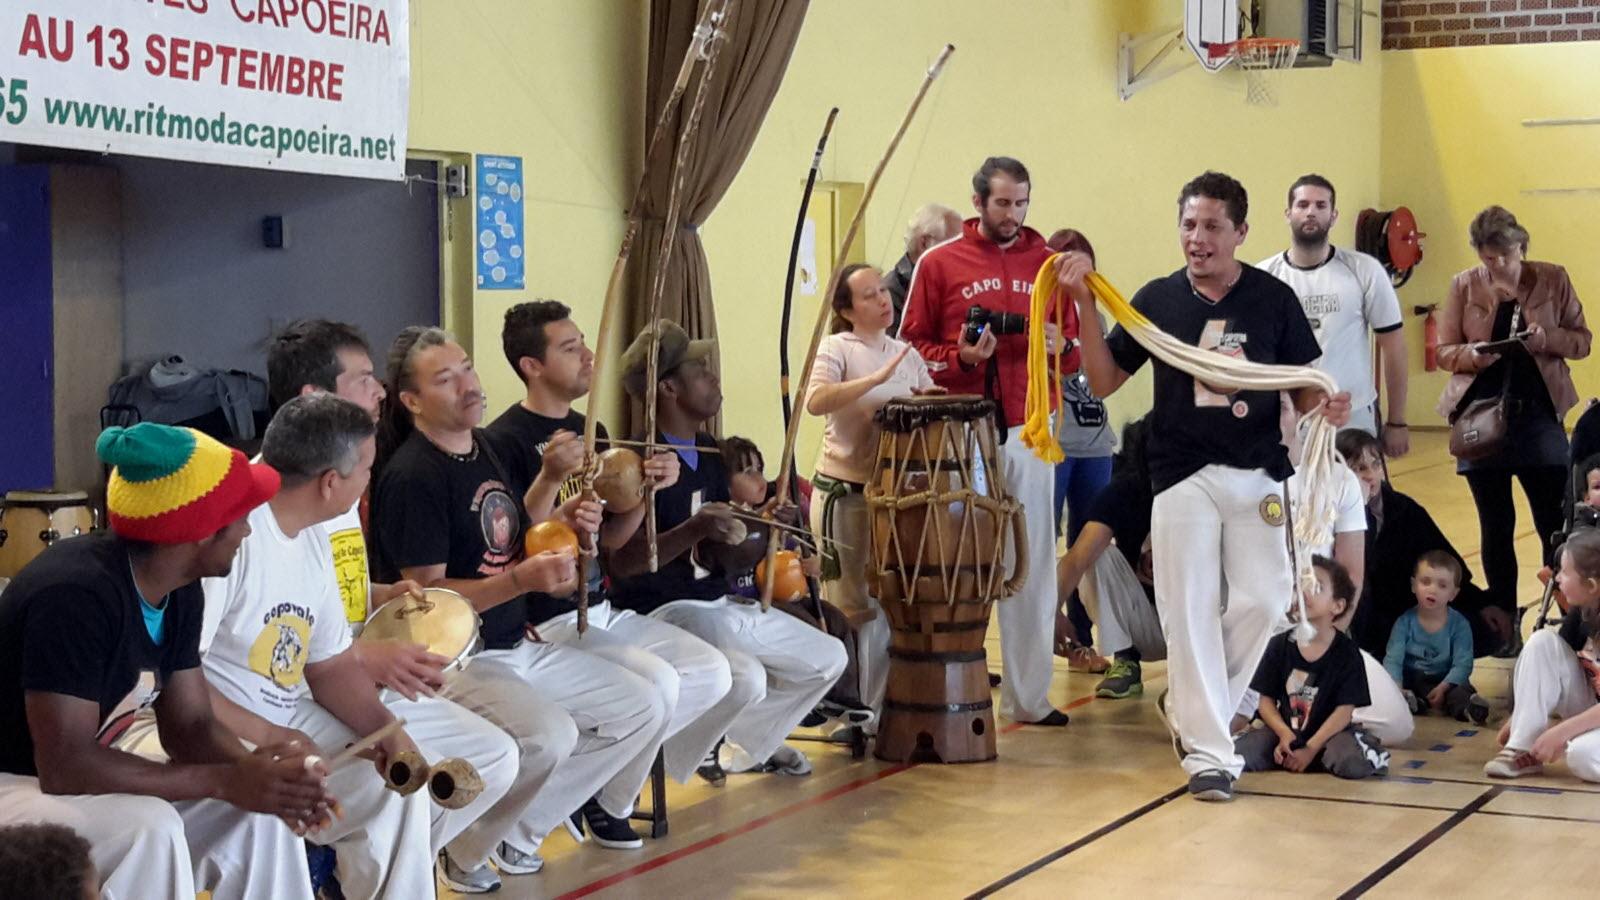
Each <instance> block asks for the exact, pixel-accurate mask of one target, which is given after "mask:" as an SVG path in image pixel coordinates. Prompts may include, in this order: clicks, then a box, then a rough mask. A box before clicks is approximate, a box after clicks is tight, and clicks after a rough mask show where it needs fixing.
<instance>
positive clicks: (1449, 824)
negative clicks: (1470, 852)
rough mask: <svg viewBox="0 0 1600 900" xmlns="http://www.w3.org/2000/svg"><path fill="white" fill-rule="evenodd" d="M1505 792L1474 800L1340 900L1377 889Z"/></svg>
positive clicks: (1498, 790)
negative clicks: (1380, 883) (1384, 881)
mask: <svg viewBox="0 0 1600 900" xmlns="http://www.w3.org/2000/svg"><path fill="white" fill-rule="evenodd" d="M1504 790H1505V786H1504V785H1498V784H1497V785H1494V786H1493V787H1490V788H1489V789H1488V790H1486V791H1484V792H1483V793H1481V794H1479V795H1478V796H1477V797H1475V798H1473V800H1472V802H1471V803H1468V804H1467V805H1466V806H1463V807H1461V808H1460V809H1458V810H1456V812H1455V813H1454V814H1453V815H1451V816H1450V818H1448V819H1445V820H1444V821H1443V822H1440V823H1439V824H1438V825H1435V826H1433V828H1432V829H1430V830H1429V831H1428V833H1427V834H1424V835H1423V836H1422V837H1419V838H1417V839H1416V840H1414V841H1412V842H1411V844H1410V845H1409V846H1407V847H1406V848H1405V849H1404V850H1401V851H1400V852H1399V853H1396V854H1395V855H1394V856H1393V857H1392V858H1390V860H1389V861H1388V862H1386V863H1384V864H1383V865H1381V866H1379V867H1378V868H1376V869H1374V870H1373V871H1372V874H1370V875H1368V876H1367V877H1365V878H1363V879H1361V880H1360V881H1358V882H1356V884H1355V886H1354V887H1352V888H1350V889H1349V890H1348V891H1345V892H1344V893H1342V894H1340V895H1339V900H1352V898H1355V897H1360V896H1361V895H1363V894H1365V893H1366V892H1367V891H1370V890H1372V889H1373V887H1375V886H1376V885H1377V884H1378V882H1380V881H1382V880H1384V879H1385V878H1388V877H1389V876H1390V875H1392V874H1394V871H1395V870H1396V869H1398V868H1400V867H1401V866H1403V865H1405V864H1406V863H1408V862H1410V861H1411V860H1412V859H1414V858H1415V857H1416V855H1417V854H1419V853H1421V852H1422V851H1424V850H1426V849H1428V848H1429V847H1431V846H1432V845H1433V844H1434V842H1435V841H1437V840H1439V839H1440V838H1442V837H1444V836H1445V835H1446V834H1449V833H1450V831H1451V829H1453V828H1455V827H1456V826H1457V825H1460V824H1461V823H1462V822H1465V821H1466V820H1467V819H1469V818H1471V817H1472V814H1473V813H1475V812H1477V811H1478V810H1480V809H1482V808H1483V807H1484V805H1485V804H1487V803H1488V802H1489V801H1490V800H1493V799H1494V798H1496V797H1498V796H1500V794H1501V792H1503V791H1504Z"/></svg>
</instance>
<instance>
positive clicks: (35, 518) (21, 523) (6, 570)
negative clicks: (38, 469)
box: [0, 491, 99, 578]
mask: <svg viewBox="0 0 1600 900" xmlns="http://www.w3.org/2000/svg"><path fill="white" fill-rule="evenodd" d="M98 524H99V517H98V516H96V515H95V511H94V509H93V508H91V507H90V506H89V496H88V495H87V494H85V493H84V492H82V491H65V492H52V491H39V492H33V491H7V492H6V498H5V507H4V508H3V509H0V578H14V577H16V574H17V573H18V572H21V571H22V567H23V566H26V565H27V564H28V563H29V562H31V561H32V560H33V558H34V557H35V556H38V555H39V554H41V553H43V552H44V548H46V547H48V546H50V545H51V544H53V543H55V542H56V541H59V540H61V539H62V538H69V537H75V536H77V535H80V534H88V533H89V532H90V531H93V530H94V529H95V527H96V526H97V525H98Z"/></svg>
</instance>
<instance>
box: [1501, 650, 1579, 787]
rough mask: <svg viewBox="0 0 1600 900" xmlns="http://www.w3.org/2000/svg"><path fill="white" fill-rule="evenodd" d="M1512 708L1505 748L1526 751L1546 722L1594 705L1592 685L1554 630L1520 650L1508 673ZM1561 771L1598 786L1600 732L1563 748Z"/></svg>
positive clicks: (1574, 655) (1569, 742)
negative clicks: (1512, 684)
mask: <svg viewBox="0 0 1600 900" xmlns="http://www.w3.org/2000/svg"><path fill="white" fill-rule="evenodd" d="M1514 680H1515V696H1516V702H1515V703H1514V704H1512V708H1511V735H1510V738H1509V739H1508V740H1507V741H1506V746H1507V747H1511V748H1514V749H1517V750H1527V749H1529V748H1531V747H1532V746H1533V742H1534V741H1536V740H1538V738H1539V735H1541V734H1544V732H1545V729H1547V728H1549V727H1550V717H1551V716H1558V717H1560V718H1563V719H1570V718H1572V717H1573V716H1576V715H1579V714H1580V713H1583V712H1586V711H1587V710H1588V709H1589V708H1590V707H1593V706H1594V705H1595V702H1596V701H1595V696H1594V684H1593V683H1592V682H1590V681H1589V679H1588V677H1587V676H1586V675H1585V674H1584V671H1583V667H1582V666H1581V665H1579V663H1578V654H1576V653H1574V652H1573V650H1572V648H1571V647H1569V646H1567V642H1566V641H1563V640H1562V639H1561V635H1560V634H1558V633H1557V632H1556V631H1555V630H1554V629H1545V630H1543V631H1539V632H1536V633H1535V634H1534V635H1533V637H1531V638H1528V642H1527V643H1526V644H1524V645H1523V647H1522V654H1521V655H1520V656H1518V657H1517V668H1516V670H1515V672H1514ZM1567 768H1569V769H1571V770H1572V774H1574V775H1576V776H1578V777H1579V778H1582V779H1583V780H1584V781H1600V730H1595V731H1590V732H1586V733H1584V734H1580V735H1578V736H1577V737H1575V738H1573V739H1572V740H1571V741H1568V742H1567Z"/></svg>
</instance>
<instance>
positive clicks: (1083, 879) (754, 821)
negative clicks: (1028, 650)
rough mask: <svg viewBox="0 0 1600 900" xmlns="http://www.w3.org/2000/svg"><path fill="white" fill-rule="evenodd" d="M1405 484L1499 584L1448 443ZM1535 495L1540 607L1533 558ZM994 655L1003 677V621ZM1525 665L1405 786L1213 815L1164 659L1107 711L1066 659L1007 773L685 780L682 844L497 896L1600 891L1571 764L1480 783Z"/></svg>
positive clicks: (564, 856) (1378, 783)
mask: <svg viewBox="0 0 1600 900" xmlns="http://www.w3.org/2000/svg"><path fill="white" fill-rule="evenodd" d="M1390 471H1391V475H1392V477H1393V478H1394V480H1395V483H1396V485H1397V486H1398V487H1399V488H1400V489H1401V490H1402V491H1405V492H1407V493H1409V494H1411V495H1412V496H1414V497H1416V498H1417V499H1418V500H1419V501H1420V502H1422V503H1423V504H1424V505H1425V506H1426V507H1427V508H1428V510H1429V511H1430V512H1431V513H1432V514H1433V516H1434V518H1435V519H1437V520H1438V522H1439V524H1440V526H1441V527H1442V528H1443V529H1444V531H1445V533H1446V534H1448V535H1449V536H1450V539H1451V540H1452V541H1453V542H1454V543H1455V544H1456V546H1457V548H1458V549H1460V550H1461V551H1462V552H1463V554H1465V555H1466V556H1467V558H1468V562H1469V563H1471V564H1472V565H1473V567H1474V569H1475V570H1477V575H1476V576H1475V577H1477V578H1479V579H1480V583H1481V578H1482V572H1481V568H1480V567H1479V565H1478V562H1477V543H1478V542H1477V518H1476V514H1475V512H1474V510H1473V507H1472V500H1471V497H1470V496H1469V495H1468V493H1467V489H1466V485H1465V482H1463V481H1462V480H1461V479H1460V478H1459V477H1458V476H1457V475H1456V474H1455V469H1454V464H1453V461H1452V460H1451V459H1450V457H1449V456H1448V454H1447V453H1446V452H1445V436H1444V435H1443V434H1438V433H1421V434H1418V435H1417V438H1416V442H1415V445H1414V450H1413V452H1412V453H1411V455H1409V456H1407V457H1406V458H1405V459H1403V460H1398V461H1396V462H1395V463H1394V464H1393V465H1391V467H1390ZM1517 502H1518V507H1519V512H1518V516H1519V518H1518V524H1519V542H1518V552H1519V556H1520V558H1521V559H1523V560H1524V568H1523V574H1522V579H1521V582H1520V584H1521V585H1522V593H1523V595H1524V598H1525V602H1527V600H1530V599H1532V598H1536V597H1537V593H1536V585H1537V582H1536V581H1535V580H1534V577H1533V572H1534V570H1535V569H1536V568H1537V567H1536V566H1535V565H1533V564H1532V561H1533V560H1534V559H1535V555H1536V554H1535V547H1534V542H1533V538H1532V529H1531V525H1530V524H1529V523H1530V521H1531V520H1530V519H1529V518H1528V513H1527V508H1526V505H1525V503H1524V501H1523V500H1522V498H1521V496H1520V495H1518V501H1517ZM1530 619H1531V617H1530ZM989 655H990V664H991V667H992V668H994V669H995V670H997V671H998V669H999V661H998V656H999V640H998V634H997V632H995V631H994V630H993V628H991V634H990V641H989ZM1508 671H1509V662H1507V661H1501V660H1488V659H1486V660H1480V661H1479V663H1478V667H1477V672H1476V673H1475V675H1474V681H1475V683H1476V684H1477V685H1478V687H1479V689H1480V690H1481V691H1483V693H1484V694H1485V695H1486V696H1488V697H1489V698H1490V699H1491V702H1493V703H1495V711H1494V713H1493V714H1492V716H1491V718H1490V721H1489V726H1488V727H1486V728H1477V727H1474V726H1470V725H1462V724H1460V723H1457V722H1455V721H1454V720H1448V719H1443V718H1439V717H1425V718H1421V719H1419V721H1418V723H1417V732H1416V735H1415V736H1413V738H1412V739H1411V741H1410V742H1409V744H1408V745H1407V746H1404V747H1399V748H1395V753H1394V759H1393V762H1392V764H1391V770H1390V771H1391V774H1390V776H1389V777H1388V778H1386V779H1381V780H1370V781H1365V782H1346V781H1339V780H1338V779H1335V778H1334V777H1333V776H1330V775H1294V774H1289V773H1281V772H1280V773H1269V774H1258V775H1246V776H1245V777H1244V778H1243V779H1242V780H1241V781H1240V783H1239V796H1238V797H1237V798H1236V799H1235V800H1234V802H1233V803H1230V804H1202V803H1198V802H1195V801H1192V800H1189V799H1188V798H1187V797H1185V796H1183V787H1184V783H1185V779H1184V775H1183V771H1182V770H1181V769H1180V768H1179V767H1178V765H1177V762H1176V760H1175V759H1174V757H1173V753H1172V748H1171V743H1170V741H1169V739H1168V737H1167V733H1166V730H1165V729H1164V727H1163V726H1162V724H1161V721H1160V719H1159V718H1158V717H1157V715H1156V710H1155V697H1156V695H1157V694H1158V693H1159V692H1160V691H1161V689H1162V688H1163V687H1164V686H1165V669H1164V666H1163V664H1161V663H1153V664H1147V665H1146V667H1145V686H1146V687H1145V697H1144V698H1143V699H1135V700H1122V701H1108V700H1096V699H1094V696H1093V691H1094V684H1095V682H1096V680H1097V678H1096V676H1092V675H1083V674H1077V673H1068V671H1067V669H1066V666H1065V663H1064V662H1063V661H1061V660H1057V666H1056V679H1055V683H1054V685H1053V687H1052V691H1051V695H1052V697H1053V699H1054V700H1055V701H1056V703H1057V705H1059V706H1061V707H1063V708H1065V709H1068V710H1070V711H1071V714H1072V724H1070V725H1068V726H1067V727H1066V728H1062V729H1050V728H1019V727H1017V726H1015V725H1012V724H1011V723H1009V722H1006V721H1003V720H1002V721H1000V722H998V723H997V724H998V725H999V727H1000V729H1001V733H1000V739H999V753H1000V758H999V760H998V761H996V762H993V763H987V764H979V765H964V766H937V765H917V766H899V765H889V764H886V763H882V762H879V761H877V760H874V759H872V758H871V757H870V756H869V757H868V758H867V759H866V760H863V761H860V762H854V761H852V760H851V759H850V757H849V753H848V751H847V750H846V749H844V748H842V747H839V748H836V747H827V746H822V745H817V744H804V745H801V746H803V748H804V749H805V750H806V752H807V754H808V755H809V756H810V757H811V761H812V764H813V765H814V766H815V768H816V771H815V772H813V773H812V774H811V776H809V777H806V778H786V777H782V776H777V775H733V776H729V778H728V782H727V784H726V786H724V787H723V788H721V789H714V788H710V787H707V786H705V785H703V784H699V783H695V784H691V785H689V786H686V787H684V786H679V785H677V784H675V783H673V784H671V786H670V787H669V790H668V798H669V801H668V805H669V809H670V814H671V834H670V835H668V836H667V837H666V838H663V839H661V840H648V839H647V840H646V842H645V847H644V849H643V850H639V851H616V850H605V849H602V848H600V847H598V846H595V845H593V844H586V845H583V846H578V845H576V844H574V843H573V842H572V840H571V839H570V838H569V837H568V836H567V835H566V833H565V832H564V831H559V830H558V831H557V832H556V833H555V834H553V835H552V836H551V837H550V838H549V839H548V840H547V841H546V842H545V846H544V849H543V853H544V856H545V858H546V859H547V860H548V864H547V865H546V866H545V870H544V871H543V872H542V873H540V874H538V875H532V876H524V877H510V878H507V879H506V880H505V887H504V888H503V889H502V890H501V892H500V894H499V896H501V897H508V898H524V897H530V898H531V897H584V896H591V895H592V896H596V897H697V898H698V897H761V898H771V897H825V896H855V897H903V896H915V897H925V898H943V897H968V896H975V895H976V896H986V895H989V894H993V895H997V896H1002V897H1067V896H1089V895H1094V894H1099V895H1102V896H1106V895H1111V894H1113V893H1116V894H1123V895H1132V896H1140V897H1169V896H1170V897H1210V896H1229V897H1238V896H1252V897H1256V896H1268V895H1272V896H1284V897H1291V896H1292V897H1335V896H1357V895H1360V894H1362V893H1370V894H1371V895H1372V896H1376V897H1384V896H1394V897H1399V896H1412V897H1415V896H1438V895H1446V894H1453V895H1456V896H1475V897H1476V896H1482V897H1493V896H1518V895H1524V892H1532V891H1534V890H1537V891H1538V892H1539V893H1540V894H1543V895H1545V896H1577V895H1579V894H1580V893H1584V894H1588V895H1591V896H1592V894H1593V891H1594V889H1595V877H1596V871H1597V869H1596V867H1595V865H1594V863H1593V860H1595V859H1596V858H1600V785H1592V784H1586V783H1584V782H1580V781H1578V780H1576V779H1574V778H1572V777H1570V776H1568V775H1567V774H1566V771H1565V768H1564V767H1562V766H1555V767H1552V769H1551V774H1550V775H1548V776H1546V777H1541V778H1536V779H1523V780H1520V781H1517V782H1512V783H1491V782H1490V781H1489V779H1487V778H1485V777H1484V776H1483V772H1482V766H1483V763H1484V761H1485V760H1487V759H1488V758H1489V757H1490V756H1491V755H1493V752H1494V736H1495V733H1496V731H1497V730H1498V728H1499V726H1500V724H1501V722H1502V721H1503V720H1504V718H1505V707H1504V701H1505V693H1506V674H1507V672H1508ZM441 896H453V895H450V894H449V893H448V892H442V893H441Z"/></svg>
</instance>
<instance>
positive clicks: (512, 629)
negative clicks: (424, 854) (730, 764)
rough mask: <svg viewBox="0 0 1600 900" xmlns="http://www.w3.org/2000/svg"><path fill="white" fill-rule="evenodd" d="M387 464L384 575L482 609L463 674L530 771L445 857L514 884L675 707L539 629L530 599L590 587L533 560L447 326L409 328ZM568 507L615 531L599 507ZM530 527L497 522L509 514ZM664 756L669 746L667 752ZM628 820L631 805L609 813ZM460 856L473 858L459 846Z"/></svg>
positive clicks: (486, 883) (394, 390) (448, 864)
mask: <svg viewBox="0 0 1600 900" xmlns="http://www.w3.org/2000/svg"><path fill="white" fill-rule="evenodd" d="M387 371H388V376H389V386H388V395H389V399H388V406H387V408H386V409H385V411H384V418H383V422H382V426H383V427H382V433H381V438H382V446H381V449H380V456H381V460H382V469H381V472H380V473H379V474H378V475H377V476H376V477H375V482H376V484H377V487H376V488H375V489H374V491H373V495H372V521H373V532H374V537H375V538H376V540H375V544H376V547H375V548H374V554H373V555H374V560H375V562H376V567H377V570H378V572H377V576H378V578H379V579H380V580H390V581H392V580H397V579H400V578H408V579H411V580H413V581H415V582H417V583H418V584H422V585H426V586H429V587H444V588H449V589H450V590H453V591H456V592H457V593H460V594H462V595H463V596H465V597H466V598H467V599H468V600H469V601H470V602H471V603H472V605H473V607H474V608H475V609H476V610H477V611H478V614H479V616H480V617H481V618H482V628H481V631H480V636H481V637H482V639H483V647H484V649H483V651H482V652H480V653H479V654H478V655H477V657H475V658H474V659H473V661H472V664H471V665H469V666H468V667H467V668H466V669H465V670H464V671H463V672H462V673H461V675H460V676H459V677H458V680H457V682H456V685H457V686H456V688H455V690H454V692H453V694H452V697H453V699H455V700H456V701H457V702H458V703H460V704H462V705H463V706H465V707H467V708H468V709H470V710H472V711H473V712H475V713H477V714H479V715H481V716H483V717H484V718H486V719H488V720H489V721H490V722H493V723H494V724H496V725H498V726H499V727H500V728H501V729H502V730H504V731H505V732H507V733H508V734H510V735H511V737H512V738H513V739H515V740H516V741H517V744H518V749H519V751H520V754H521V769H520V770H519V772H518V774H517V778H516V780H515V781H514V782H513V784H512V787H511V790H510V791H509V792H508V793H507V794H506V797H505V799H503V800H502V801H501V802H500V804H497V805H496V806H495V807H494V808H493V809H491V810H489V812H487V813H486V814H485V815H484V817H483V818H481V819H479V820H478V821H477V822H476V823H475V824H474V825H473V826H472V828H470V829H468V832H467V834H468V835H475V836H476V837H477V838H479V841H478V842H477V844H476V846H475V847H474V848H473V850H472V852H471V853H469V852H467V851H466V850H464V849H462V844H461V841H460V840H459V839H458V841H457V842H456V843H455V844H453V845H451V846H450V847H449V848H447V849H446V850H445V852H444V853H443V854H441V856H440V859H439V872H440V875H441V877H442V878H443V879H444V880H445V882H446V883H447V884H449V885H450V887H451V888H453V889H455V890H457V891H462V892H472V893H481V892H485V891H492V890H495V889H496V888H497V887H498V883H499V879H498V878H496V877H495V875H494V872H493V871H492V870H490V868H489V867H488V866H487V865H486V862H487V861H488V860H489V859H490V858H491V857H492V858H493V859H494V861H495V864H496V867H497V868H499V870H500V872H501V873H503V874H513V875H521V874H531V873H533V872H537V871H539V869H541V868H543V866H544V860H543V859H542V858H541V857H540V856H539V855H538V850H539V845H540V844H541V843H542V842H543V840H544V838H545V836H546V835H547V834H549V833H550V831H551V830H552V829H554V828H555V827H556V826H557V825H560V824H562V823H563V822H565V821H566V820H567V817H568V815H569V814H571V813H572V811H573V810H576V809H578V808H579V807H580V806H582V805H583V804H584V803H585V802H586V801H588V800H589V798H591V797H594V796H596V795H597V794H600V795H601V796H602V798H603V797H604V796H605V794H603V793H602V789H603V788H604V787H606V786H607V784H608V783H609V782H611V781H612V779H614V778H617V777H618V773H619V772H623V771H624V770H625V769H626V768H627V767H628V765H629V763H630V762H632V761H633V760H634V759H635V757H637V756H638V755H639V754H640V753H641V752H644V751H645V750H646V748H647V747H650V746H651V745H652V741H653V740H654V738H655V737H656V735H658V734H659V733H660V731H661V725H662V721H663V719H664V716H665V713H664V710H663V709H662V706H661V702H660V699H659V697H658V695H657V694H656V691H655V689H654V688H653V687H652V686H651V685H650V683H649V682H647V681H645V680H644V679H643V678H640V677H639V676H637V675H635V674H633V673H632V672H629V671H628V670H626V669H624V668H622V667H621V666H618V665H616V664H614V663H611V662H608V661H606V660H604V659H601V658H599V657H597V656H594V655H593V654H589V653H585V652H583V651H580V650H576V649H574V648H572V647H567V646H564V645H562V644H554V643H546V642H545V641H542V640H540V639H539V638H538V635H537V633H533V634H532V635H531V637H530V635H529V633H528V628H527V626H528V613H527V604H528V600H527V598H528V593H529V592H530V591H541V592H545V593H549V594H556V595H562V594H568V593H571V592H572V591H573V590H574V589H575V588H576V587H577V578H578V572H577V561H576V559H574V558H573V556H572V555H571V554H570V553H569V552H556V551H552V552H547V553H541V554H538V555H536V556H532V557H528V558H523V556H522V553H521V536H522V535H521V532H522V528H521V522H522V516H521V506H522V504H521V503H520V502H519V501H518V500H517V499H515V498H514V497H513V496H512V494H511V490H510V488H509V484H510V476H509V475H508V474H507V473H506V472H505V467H504V465H503V463H502V461H501V460H502V458H503V455H504V454H503V453H502V452H501V451H499V450H497V448H496V447H494V446H493V445H492V444H491V443H490V441H489V439H488V437H487V435H486V434H485V433H484V432H482V431H480V430H478V428H477V425H478V423H479V421H481V420H482V418H483V405H484V393H483V389H482V387H481V386H480V384H479V382H478V375H477V373H476V372H475V371H474V370H473V367H472V360H471V358H469V357H468V356H467V353H466V351H465V350H463V349H462V348H461V345H460V344H457V343H456V341H455V339H454V338H452V337H451V336H450V334H449V333H448V332H445V331H443V330H441V329H438V328H422V327H413V328H407V329H406V330H404V331H402V332H401V333H400V335H399V337H397V338H396V339H395V343H394V346H393V347H392V348H391V349H390V351H389V359H388V368H387ZM560 515H561V516H562V517H564V518H566V519H567V520H568V521H569V523H571V524H573V525H575V526H576V527H577V528H583V529H587V530H590V531H592V530H594V529H595V528H598V527H599V522H598V521H597V519H598V515H599V511H598V510H597V509H591V508H583V507H582V505H581V504H577V503H574V504H571V505H569V506H567V507H564V508H563V509H562V510H561V511H560ZM497 520H498V521H501V522H511V523H516V524H515V525H513V526H512V527H509V528H508V527H504V526H502V527H500V528H496V527H495V524H496V522H497ZM650 752H652V753H653V752H654V751H653V750H651V751H650ZM609 811H610V812H611V813H612V814H614V815H617V814H620V813H621V812H622V811H621V810H619V809H612V810H609ZM458 854H459V855H458Z"/></svg>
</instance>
